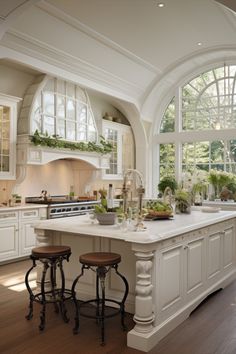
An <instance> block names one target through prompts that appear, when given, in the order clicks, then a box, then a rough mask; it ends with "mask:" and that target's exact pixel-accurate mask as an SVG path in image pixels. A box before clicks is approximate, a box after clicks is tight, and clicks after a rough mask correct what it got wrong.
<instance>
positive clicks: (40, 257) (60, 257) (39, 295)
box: [25, 246, 72, 331]
mask: <svg viewBox="0 0 236 354" xmlns="http://www.w3.org/2000/svg"><path fill="white" fill-rule="evenodd" d="M70 255H71V249H70V247H68V246H43V247H36V248H33V249H32V253H31V255H30V258H31V260H32V261H33V265H32V267H31V268H30V269H29V270H28V272H27V273H26V275H25V285H26V288H27V290H28V292H29V298H30V302H29V313H28V315H27V316H25V317H26V319H27V320H30V319H31V318H32V317H33V303H34V302H37V303H40V304H41V305H42V309H41V312H40V325H39V329H40V330H41V331H43V330H44V327H45V312H46V304H48V303H53V304H54V307H55V312H57V313H58V312H59V308H60V312H61V315H62V318H63V320H64V322H68V321H69V319H68V317H67V315H66V313H67V310H66V307H65V301H66V300H68V299H71V297H72V295H71V290H68V289H65V275H64V270H63V265H62V262H63V261H64V260H67V262H68V261H69V257H70ZM36 261H40V262H41V263H42V264H43V270H42V276H41V281H40V291H38V292H37V290H36V291H35V292H33V290H32V289H31V287H30V285H29V275H30V272H31V271H32V269H33V268H34V267H36V265H37V263H36ZM57 267H59V270H60V273H59V274H60V286H59V287H57V279H56V275H57ZM48 269H50V280H49V281H48V282H49V285H50V287H49V290H47V289H45V285H46V284H45V283H46V282H45V281H46V275H47V270H48ZM58 304H59V308H58Z"/></svg>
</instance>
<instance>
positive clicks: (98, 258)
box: [71, 252, 129, 345]
mask: <svg viewBox="0 0 236 354" xmlns="http://www.w3.org/2000/svg"><path fill="white" fill-rule="evenodd" d="M79 261H80V263H81V264H82V268H81V273H80V274H79V275H78V276H77V277H76V278H75V280H74V282H73V285H72V289H71V291H72V297H73V300H74V304H75V327H74V330H73V331H74V334H77V333H78V329H79V315H81V316H84V317H87V318H94V319H96V320H97V323H99V324H100V325H101V345H104V344H105V327H104V320H105V319H106V318H108V317H113V316H116V315H118V314H121V325H122V327H123V330H126V327H125V323H124V317H125V301H126V298H127V296H128V292H129V285H128V282H127V280H126V278H125V277H124V276H123V275H122V274H120V273H119V272H118V264H119V263H120V262H121V256H120V255H119V254H117V253H110V252H94V253H86V254H83V255H81V256H80V258H79ZM85 269H88V270H89V269H91V270H92V271H94V272H96V298H95V299H92V300H88V301H83V302H79V301H78V300H77V298H76V292H75V287H76V284H77V282H78V281H79V279H80V277H82V276H83V275H84V270H85ZM112 269H114V270H115V273H116V274H117V275H118V276H119V277H120V278H121V279H122V281H123V282H124V285H125V292H124V296H123V298H122V300H121V301H116V300H113V299H108V298H106V296H105V278H106V274H107V273H108V272H109V271H110V270H112ZM99 285H100V291H99ZM100 292H101V297H100ZM106 302H111V303H115V304H117V305H118V308H115V309H113V310H112V313H106ZM89 303H94V304H95V314H94V315H90V314H88V313H85V312H84V311H81V309H82V307H83V306H84V305H86V304H89Z"/></svg>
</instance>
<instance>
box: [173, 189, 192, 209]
mask: <svg viewBox="0 0 236 354" xmlns="http://www.w3.org/2000/svg"><path fill="white" fill-rule="evenodd" d="M175 213H176V214H181V213H185V214H190V213H191V194H190V193H189V192H187V191H186V190H184V189H178V190H176V192H175Z"/></svg>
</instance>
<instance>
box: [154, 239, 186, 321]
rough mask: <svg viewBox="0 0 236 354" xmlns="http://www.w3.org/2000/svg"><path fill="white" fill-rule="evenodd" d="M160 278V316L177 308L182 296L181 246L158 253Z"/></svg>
mask: <svg viewBox="0 0 236 354" xmlns="http://www.w3.org/2000/svg"><path fill="white" fill-rule="evenodd" d="M159 275H160V278H159V279H157V281H158V283H159V292H158V295H157V296H158V297H159V298H157V301H158V302H159V306H158V308H159V309H160V312H161V313H162V315H161V317H162V316H164V317H166V316H168V314H171V313H172V311H173V310H174V309H177V308H178V307H179V306H180V303H181V302H182V297H183V246H182V245H178V246H175V247H173V248H171V249H167V250H163V251H162V252H161V254H160V273H159Z"/></svg>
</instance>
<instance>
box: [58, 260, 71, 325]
mask: <svg viewBox="0 0 236 354" xmlns="http://www.w3.org/2000/svg"><path fill="white" fill-rule="evenodd" d="M58 266H59V269H60V273H61V290H60V301H59V304H60V310H61V314H62V318H63V320H64V322H66V323H67V322H69V318H68V317H67V315H66V314H67V310H66V306H65V295H64V292H65V274H64V270H63V266H62V258H60V259H59V262H58Z"/></svg>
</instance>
